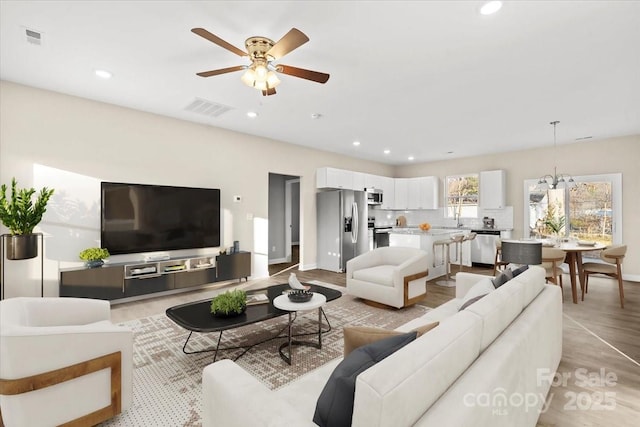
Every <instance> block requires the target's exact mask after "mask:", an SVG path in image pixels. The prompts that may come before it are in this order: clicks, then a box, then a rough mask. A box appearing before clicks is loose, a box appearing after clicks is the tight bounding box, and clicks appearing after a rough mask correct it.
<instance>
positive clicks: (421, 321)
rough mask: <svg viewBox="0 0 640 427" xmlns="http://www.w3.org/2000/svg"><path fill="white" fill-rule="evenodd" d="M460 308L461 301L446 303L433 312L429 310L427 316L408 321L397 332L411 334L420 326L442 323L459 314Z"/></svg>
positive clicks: (455, 300) (454, 300)
mask: <svg viewBox="0 0 640 427" xmlns="http://www.w3.org/2000/svg"><path fill="white" fill-rule="evenodd" d="M459 307H460V300H459V299H452V300H449V301H447V302H445V303H444V304H442V305H439V306H438V307H436V308H434V309H433V310H429V311H428V312H427V313H426V314H424V315H422V316H420V317H417V318H415V319H413V320H410V321H408V322H407V323H405V324H404V325H401V326H399V327H397V328H396V331H400V332H411V331H412V330H414V329H416V328H419V327H420V326H424V325H427V324H429V323H433V322H441V321H443V320H444V319H447V318H449V317H451V316H453V315H454V314H456V313H457V312H458V308H459Z"/></svg>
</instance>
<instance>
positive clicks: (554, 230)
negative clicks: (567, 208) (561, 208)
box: [542, 203, 566, 243]
mask: <svg viewBox="0 0 640 427" xmlns="http://www.w3.org/2000/svg"><path fill="white" fill-rule="evenodd" d="M565 221H566V220H565V217H564V215H559V214H558V213H557V208H556V206H555V205H554V204H552V203H549V206H548V207H547V213H546V215H545V217H544V219H543V222H542V223H543V224H544V226H545V229H546V231H547V232H548V233H551V235H552V236H554V238H555V239H556V240H557V243H560V240H561V239H562V233H563V232H564V227H565V225H566V222H565Z"/></svg>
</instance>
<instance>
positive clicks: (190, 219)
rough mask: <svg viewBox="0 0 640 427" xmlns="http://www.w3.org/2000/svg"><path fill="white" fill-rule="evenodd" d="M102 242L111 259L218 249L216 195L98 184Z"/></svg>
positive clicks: (215, 192) (214, 191) (203, 191)
mask: <svg viewBox="0 0 640 427" xmlns="http://www.w3.org/2000/svg"><path fill="white" fill-rule="evenodd" d="M100 187H101V206H102V214H101V216H100V239H101V245H102V247H103V248H106V249H108V250H109V252H110V253H111V254H113V255H117V254H130V253H138V252H153V251H168V250H176V249H192V248H207V247H218V246H220V190H219V189H214V188H190V187H171V186H164V185H144V184H125V183H117V182H102V183H101V185H100Z"/></svg>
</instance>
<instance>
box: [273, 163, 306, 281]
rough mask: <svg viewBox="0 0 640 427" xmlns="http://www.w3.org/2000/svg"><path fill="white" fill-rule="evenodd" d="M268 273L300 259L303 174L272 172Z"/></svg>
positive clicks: (281, 269) (295, 264)
mask: <svg viewBox="0 0 640 427" xmlns="http://www.w3.org/2000/svg"><path fill="white" fill-rule="evenodd" d="M268 259H269V275H270V276H272V275H274V274H277V273H279V272H282V271H283V270H289V269H292V268H295V267H296V266H297V265H298V264H299V262H300V177H299V176H293V175H282V174H276V173H269V257H268Z"/></svg>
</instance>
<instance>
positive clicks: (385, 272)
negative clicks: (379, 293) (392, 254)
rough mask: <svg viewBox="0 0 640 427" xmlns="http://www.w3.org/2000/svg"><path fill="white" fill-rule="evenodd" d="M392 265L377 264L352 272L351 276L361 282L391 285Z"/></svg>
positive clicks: (393, 267)
mask: <svg viewBox="0 0 640 427" xmlns="http://www.w3.org/2000/svg"><path fill="white" fill-rule="evenodd" d="M394 269H395V266H393V265H377V266H375V267H369V268H363V269H362V270H356V271H354V272H353V278H354V279H356V280H362V281H363V282H371V283H377V284H380V285H385V286H390V287H393V270H394Z"/></svg>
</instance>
